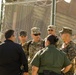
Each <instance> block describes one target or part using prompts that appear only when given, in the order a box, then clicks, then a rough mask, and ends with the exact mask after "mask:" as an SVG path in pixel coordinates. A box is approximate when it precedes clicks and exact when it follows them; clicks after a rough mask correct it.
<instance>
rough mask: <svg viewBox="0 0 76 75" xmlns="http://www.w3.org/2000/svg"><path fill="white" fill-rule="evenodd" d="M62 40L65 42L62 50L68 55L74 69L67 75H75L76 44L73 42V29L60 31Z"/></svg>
mask: <svg viewBox="0 0 76 75" xmlns="http://www.w3.org/2000/svg"><path fill="white" fill-rule="evenodd" d="M60 33H61V38H62V40H63V42H64V43H63V45H62V50H63V51H64V52H65V53H66V54H67V56H68V58H69V59H70V61H71V63H72V65H73V67H72V68H71V70H70V71H69V72H68V73H66V74H65V75H73V74H74V72H75V70H76V44H75V43H74V42H73V41H72V39H71V36H72V29H71V28H69V27H63V29H62V30H61V31H60Z"/></svg>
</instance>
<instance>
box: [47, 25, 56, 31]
mask: <svg viewBox="0 0 76 75" xmlns="http://www.w3.org/2000/svg"><path fill="white" fill-rule="evenodd" d="M55 28H56V26H55V25H49V26H48V28H47V30H51V29H55Z"/></svg>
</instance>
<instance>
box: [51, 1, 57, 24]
mask: <svg viewBox="0 0 76 75" xmlns="http://www.w3.org/2000/svg"><path fill="white" fill-rule="evenodd" d="M51 1H52V5H51V21H50V24H51V25H55V18H56V0H51Z"/></svg>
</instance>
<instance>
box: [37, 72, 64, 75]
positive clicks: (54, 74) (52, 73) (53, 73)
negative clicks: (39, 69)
mask: <svg viewBox="0 0 76 75" xmlns="http://www.w3.org/2000/svg"><path fill="white" fill-rule="evenodd" d="M38 75H63V74H57V73H55V72H50V74H44V73H39V74H38Z"/></svg>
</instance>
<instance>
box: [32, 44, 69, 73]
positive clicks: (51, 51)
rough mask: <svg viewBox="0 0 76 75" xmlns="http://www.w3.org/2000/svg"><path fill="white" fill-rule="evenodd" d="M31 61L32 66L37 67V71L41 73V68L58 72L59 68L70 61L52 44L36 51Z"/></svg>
mask: <svg viewBox="0 0 76 75" xmlns="http://www.w3.org/2000/svg"><path fill="white" fill-rule="evenodd" d="M31 63H32V65H33V66H36V67H39V71H38V73H43V70H49V71H53V72H56V73H58V74H60V73H61V69H62V68H64V67H66V66H68V65H69V64H70V61H69V59H67V57H66V55H65V54H64V53H62V52H61V51H59V50H57V49H56V47H55V46H54V45H49V46H47V47H46V48H44V49H42V50H41V51H39V52H37V53H36V55H35V56H34V58H33V60H32V62H31Z"/></svg>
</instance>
